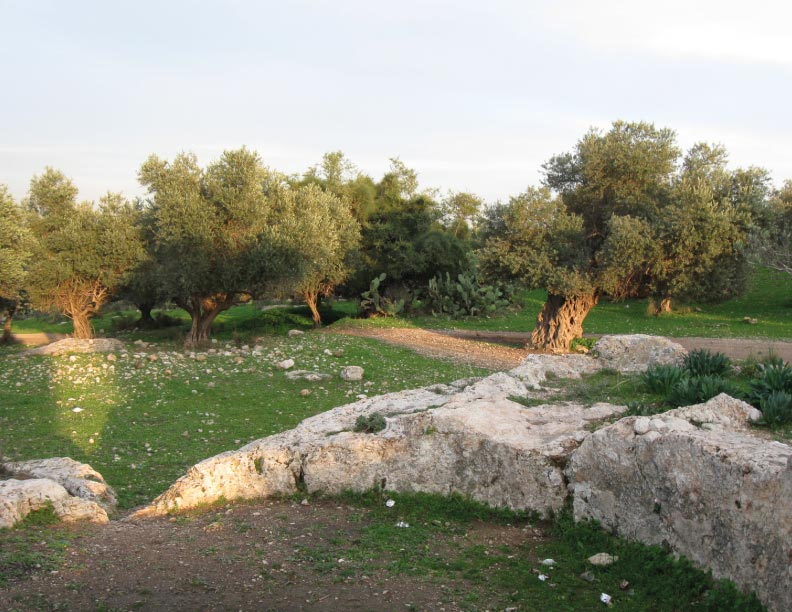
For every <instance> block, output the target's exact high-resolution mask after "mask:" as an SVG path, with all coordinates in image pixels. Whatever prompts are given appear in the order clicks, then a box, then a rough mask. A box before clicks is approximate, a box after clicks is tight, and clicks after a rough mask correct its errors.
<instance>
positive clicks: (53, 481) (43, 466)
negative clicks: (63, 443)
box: [0, 457, 116, 528]
mask: <svg viewBox="0 0 792 612" xmlns="http://www.w3.org/2000/svg"><path fill="white" fill-rule="evenodd" d="M0 473H2V476H3V478H5V480H0V528H4V527H12V526H13V525H15V524H16V523H18V522H19V521H21V520H22V519H24V518H25V517H26V516H27V515H28V514H30V513H31V512H33V511H35V510H40V509H41V508H44V507H45V506H47V505H48V504H51V505H52V508H53V510H54V512H55V514H56V515H57V516H58V517H59V518H60V519H61V520H62V521H68V522H71V521H91V522H94V523H106V522H107V521H108V516H107V513H108V512H109V511H112V510H113V509H115V506H116V496H115V493H114V491H113V490H112V489H111V488H110V487H109V486H108V485H107V483H106V482H105V481H104V478H102V475H101V474H100V473H99V472H97V471H96V470H94V469H93V468H92V467H91V466H90V465H87V464H85V463H80V462H78V461H74V460H73V459H70V458H68V457H54V458H52V459H36V460H33V461H18V462H11V461H8V462H4V463H0Z"/></svg>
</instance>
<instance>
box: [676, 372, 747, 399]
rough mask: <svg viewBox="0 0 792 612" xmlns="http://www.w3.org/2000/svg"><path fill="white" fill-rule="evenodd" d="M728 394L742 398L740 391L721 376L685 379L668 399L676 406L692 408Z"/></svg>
mask: <svg viewBox="0 0 792 612" xmlns="http://www.w3.org/2000/svg"><path fill="white" fill-rule="evenodd" d="M721 393H727V394H729V395H731V396H732V397H740V395H742V394H741V392H740V390H739V389H738V388H737V387H735V386H734V384H732V383H731V382H730V381H728V380H726V379H725V378H722V377H720V376H711V375H705V376H692V377H683V378H682V379H681V380H680V381H679V382H678V383H677V384H676V385H675V386H674V388H673V390H672V391H671V393H670V394H669V395H668V397H667V398H666V399H667V401H668V402H669V403H670V404H673V405H674V406H690V405H691V404H700V403H702V402H706V401H707V400H708V399H712V398H713V397H715V396H716V395H719V394H721Z"/></svg>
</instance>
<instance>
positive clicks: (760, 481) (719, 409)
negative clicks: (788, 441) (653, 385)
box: [565, 395, 792, 611]
mask: <svg viewBox="0 0 792 612" xmlns="http://www.w3.org/2000/svg"><path fill="white" fill-rule="evenodd" d="M750 416H751V410H749V409H748V408H746V406H745V405H743V403H742V402H739V400H735V399H733V398H730V397H728V396H726V395H720V396H718V397H716V398H713V399H712V400H710V401H709V402H706V403H704V404H699V405H696V406H689V407H685V408H680V409H677V410H673V411H671V412H668V413H665V414H662V415H658V416H656V417H654V418H652V419H651V422H652V424H653V425H654V424H655V422H658V421H659V422H661V423H662V424H663V425H664V426H663V427H656V428H655V427H654V426H653V428H652V430H651V431H649V432H648V433H646V434H644V435H640V436H636V424H637V421H638V419H639V418H641V417H638V418H636V417H627V418H624V419H622V420H620V421H618V422H616V423H614V424H612V425H609V426H607V427H604V428H602V429H600V430H598V431H596V432H594V433H593V434H592V435H590V436H588V437H587V438H586V439H585V440H584V441H583V443H582V444H581V445H580V447H579V448H578V450H577V451H576V452H575V453H574V454H573V455H572V457H571V458H570V460H569V462H568V464H567V468H566V472H565V473H566V476H567V478H568V480H569V488H570V491H571V492H572V494H573V512H574V515H575V519H576V520H580V519H595V520H597V521H599V522H600V523H601V524H602V526H603V527H604V528H605V529H607V530H608V531H612V532H615V533H617V534H619V535H621V536H624V537H627V538H631V539H637V540H640V541H642V542H644V543H646V544H651V545H668V546H670V547H671V549H672V550H674V551H675V552H676V553H678V554H681V555H685V556H686V557H688V558H689V559H690V560H691V561H693V562H694V563H695V564H697V565H699V566H701V567H704V568H707V569H710V570H712V572H713V574H714V575H715V577H717V578H729V579H730V580H733V581H734V582H735V583H737V585H739V586H740V587H741V588H744V589H749V590H755V591H756V592H757V594H758V595H759V597H760V598H761V599H762V600H763V602H764V603H765V604H766V605H767V606H768V607H769V608H770V609H771V610H774V611H781V610H784V611H786V610H792V565H790V563H789V559H790V558H792V504H790V503H789V500H790V499H792V448H791V447H790V446H787V445H785V444H779V443H774V442H770V441H767V440H765V439H763V438H762V437H761V436H759V435H756V434H753V433H752V432H750V431H749V430H748V429H747V423H748V420H749V418H750ZM687 419H690V420H687ZM704 425H709V426H710V427H712V429H709V430H708V429H704V427H703V426H704ZM642 428H643V427H642V426H638V429H642Z"/></svg>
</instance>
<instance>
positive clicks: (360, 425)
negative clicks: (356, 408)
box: [353, 412, 386, 433]
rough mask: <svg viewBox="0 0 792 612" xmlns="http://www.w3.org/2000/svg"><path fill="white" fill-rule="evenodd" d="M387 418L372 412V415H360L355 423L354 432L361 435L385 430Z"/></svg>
mask: <svg viewBox="0 0 792 612" xmlns="http://www.w3.org/2000/svg"><path fill="white" fill-rule="evenodd" d="M385 425H386V423H385V417H384V416H382V415H381V414H380V413H379V412H372V413H371V414H370V415H368V416H365V415H362V414H361V415H360V416H359V417H358V418H357V420H356V421H355V427H354V429H353V431H357V432H361V433H377V432H378V431H382V430H383V429H385Z"/></svg>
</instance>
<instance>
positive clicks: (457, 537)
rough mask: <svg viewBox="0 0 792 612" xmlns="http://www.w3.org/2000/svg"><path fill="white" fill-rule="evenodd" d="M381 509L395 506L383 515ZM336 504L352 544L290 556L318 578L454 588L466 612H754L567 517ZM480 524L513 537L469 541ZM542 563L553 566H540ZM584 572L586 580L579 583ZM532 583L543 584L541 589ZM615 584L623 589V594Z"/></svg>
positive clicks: (743, 601) (694, 572) (661, 557)
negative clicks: (600, 559) (342, 509)
mask: <svg viewBox="0 0 792 612" xmlns="http://www.w3.org/2000/svg"><path fill="white" fill-rule="evenodd" d="M386 499H392V500H394V501H395V502H396V503H395V505H394V506H393V507H391V508H389V507H387V506H386V505H385V503H384V502H385V500H386ZM340 501H341V502H343V503H346V504H349V505H351V506H353V507H355V508H359V509H361V513H360V516H359V521H360V523H361V526H360V530H359V532H358V533H357V535H356V536H355V537H354V538H353V539H351V540H349V539H347V540H344V539H341V538H340V539H338V540H337V541H335V540H332V539H330V540H329V541H326V542H325V543H323V544H322V545H318V546H317V545H313V546H301V547H298V549H297V555H298V559H299V561H300V562H302V563H306V564H310V565H311V566H312V568H313V570H314V571H315V572H317V573H320V574H336V573H339V574H340V572H342V571H343V574H344V575H343V578H347V579H349V578H350V577H351V578H352V579H354V578H355V577H356V576H362V575H371V574H375V573H377V572H381V571H383V570H385V571H387V572H389V573H393V574H397V575H398V574H405V575H410V576H421V577H426V578H427V579H428V580H430V581H432V582H435V583H441V584H446V583H448V582H450V581H459V582H461V583H464V584H467V585H470V586H468V587H467V588H465V589H464V600H465V602H466V604H467V607H468V608H469V609H472V610H477V609H481V607H482V606H483V607H486V608H488V609H503V608H506V609H509V608H512V609H519V610H543V611H550V612H552V611H574V610H593V609H599V608H601V607H602V603H601V602H600V600H599V598H600V595H601V593H603V592H605V593H608V594H611V595H612V597H613V600H614V605H613V609H616V610H635V611H645V610H657V611H660V612H662V611H668V612H673V611H676V610H697V611H702V612H703V611H705V610H707V611H712V612H715V611H718V612H721V611H727V610H734V611H736V610H741V611H745V612H748V611H749V610H756V611H759V610H762V609H763V608H762V606H761V604H760V603H759V602H758V601H757V600H756V598H755V597H754V596H750V595H744V594H742V593H740V592H739V591H737V590H736V589H735V588H734V586H733V585H731V584H730V583H728V582H725V581H714V580H713V579H712V578H711V576H709V575H708V574H706V573H704V572H702V571H700V570H698V569H696V568H694V567H693V566H692V565H691V564H690V563H689V562H688V561H686V560H685V559H684V558H683V559H679V560H675V559H674V558H673V556H672V555H671V554H669V552H668V551H663V550H661V549H660V548H655V547H647V546H644V545H641V544H637V543H630V542H626V541H624V540H620V539H618V538H615V537H613V536H610V535H609V534H607V533H605V532H603V531H602V530H601V529H600V528H599V526H598V525H596V524H594V523H589V522H582V523H578V524H575V523H574V521H573V520H572V519H571V516H570V513H569V512H568V511H565V512H564V513H562V514H561V515H560V516H559V517H557V518H556V519H555V520H554V521H552V522H538V521H537V520H536V517H534V516H530V515H527V514H526V513H524V512H511V511H509V510H503V509H493V508H490V507H488V506H484V505H482V504H479V503H476V502H472V501H469V500H466V499H463V498H462V497H459V496H451V497H439V496H436V495H428V494H395V493H390V492H388V493H387V495H386V496H383V495H382V494H381V493H380V492H377V491H373V492H369V493H366V494H351V493H350V494H347V495H346V496H345V497H343V498H342V499H341V500H340ZM480 523H488V524H496V525H502V526H505V527H510V528H511V530H510V531H511V532H512V537H511V538H510V539H509V541H501V542H493V541H487V540H486V539H484V540H483V541H482V539H481V538H479V539H478V540H473V539H471V538H470V537H468V533H469V532H470V531H471V530H472V529H474V527H475V526H476V525H477V524H480ZM405 524H406V525H408V526H406V527H405V526H404V525H405ZM400 525H402V526H400ZM528 534H534V535H533V536H530V535H528ZM535 534H539V535H538V537H537V536H536V535H535ZM600 552H609V553H611V554H614V555H617V556H618V557H619V560H618V561H617V562H616V563H614V564H613V565H611V566H608V567H594V566H592V565H591V564H589V563H588V562H587V559H588V557H590V556H592V555H594V554H597V553H600ZM339 558H343V560H344V563H343V565H342V566H339V564H338V562H337V559H339ZM544 559H552V560H553V561H554V564H553V565H552V566H548V565H543V564H542V560H544ZM341 568H343V569H341ZM584 572H588V576H587V578H588V579H586V578H584V577H581V574H583V573H584ZM540 573H542V574H545V575H547V576H548V579H547V580H545V581H541V580H540V579H539V577H538V576H539V574H540ZM624 581H627V582H628V583H629V587H628V588H627V589H625V590H622V589H621V588H620V585H622V584H623V582H624ZM471 587H472V588H471ZM457 601H458V600H457Z"/></svg>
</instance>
